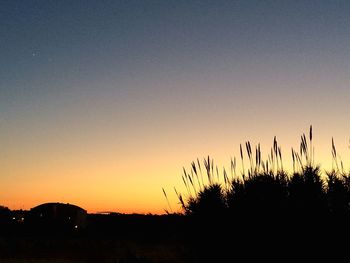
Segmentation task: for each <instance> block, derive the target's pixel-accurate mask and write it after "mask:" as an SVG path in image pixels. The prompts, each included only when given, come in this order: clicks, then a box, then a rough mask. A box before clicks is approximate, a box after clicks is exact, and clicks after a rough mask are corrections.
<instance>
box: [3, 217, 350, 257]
mask: <svg viewBox="0 0 350 263" xmlns="http://www.w3.org/2000/svg"><path fill="white" fill-rule="evenodd" d="M349 223H350V222H349V220H348V218H345V217H342V218H340V217H339V218H330V217H324V218H315V217H310V216H309V217H307V218H299V217H298V218H289V219H283V220H282V219H281V218H279V219H278V220H277V219H276V220H272V219H268V218H264V217H262V216H261V215H249V218H248V217H247V218H244V219H243V218H240V219H239V218H236V219H234V218H230V219H228V218H225V217H208V218H205V219H203V218H196V217H190V216H179V215H164V216H152V215H121V214H115V215H93V214H90V215H88V225H87V227H86V228H85V229H78V230H72V229H66V228H64V227H61V228H58V227H56V228H52V227H46V228H40V229H38V228H33V227H32V226H30V225H28V224H26V223H25V222H24V223H18V222H11V221H10V222H1V224H0V225H1V227H0V230H1V232H0V262H10V263H22V262H39V263H71V262H84V263H85V262H86V263H90V262H91V263H93V262H101V263H104V262H106V263H107V262H120V263H122V262H124V263H132V262H150V263H151V262H174V263H175V262H241V261H242V259H243V261H251V260H254V261H256V259H257V258H258V259H259V261H265V260H266V259H269V260H270V261H271V260H277V261H279V262H284V261H290V260H292V261H294V260H295V261H298V262H299V261H300V260H302V259H303V260H304V259H312V260H316V259H320V258H323V259H326V258H329V259H331V260H332V262H336V261H337V258H340V257H341V256H343V255H345V256H346V258H347V257H348V247H349V244H350V243H349ZM293 259H294V260H293ZM345 261H346V260H345Z"/></svg>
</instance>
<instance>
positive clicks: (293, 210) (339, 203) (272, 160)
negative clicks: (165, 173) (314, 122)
mask: <svg viewBox="0 0 350 263" xmlns="http://www.w3.org/2000/svg"><path fill="white" fill-rule="evenodd" d="M312 140H313V133H312V126H310V130H309V136H306V135H305V134H303V135H302V136H301V141H300V148H299V151H298V152H297V151H295V150H294V149H292V160H293V173H292V174H291V175H289V174H288V173H287V172H286V171H285V170H284V167H283V160H282V150H281V147H280V146H279V144H278V142H277V139H276V137H274V140H273V146H272V148H271V151H270V154H269V155H268V158H267V160H266V161H263V160H262V157H261V156H262V154H261V149H260V144H258V146H257V147H255V149H254V150H252V146H251V144H250V142H249V141H248V142H246V143H245V151H246V156H247V158H246V157H245V151H244V150H243V149H244V147H242V145H240V157H241V163H242V165H241V166H242V171H241V174H240V175H237V172H236V158H234V159H233V160H232V159H231V178H229V177H228V175H227V172H226V170H225V168H223V170H222V175H221V174H220V173H219V169H218V167H217V166H215V165H214V160H213V159H210V158H209V156H208V157H207V158H205V159H204V160H203V166H201V164H200V162H199V160H198V159H197V162H192V163H191V170H190V172H187V171H186V169H185V168H184V169H183V171H184V175H183V176H182V180H183V183H184V185H185V187H186V190H187V198H185V199H184V198H183V195H181V194H179V193H178V192H177V191H176V190H175V191H176V194H177V196H178V199H179V200H180V203H181V206H182V208H183V211H184V212H185V213H186V214H195V215H201V216H210V215H219V214H224V213H226V212H227V214H229V215H231V216H233V217H252V216H259V217H266V218H272V217H276V218H278V217H280V216H287V215H288V216H292V217H298V215H300V216H302V215H303V216H309V215H313V216H320V215H325V214H329V213H333V214H343V215H345V214H349V204H350V175H349V174H346V173H344V169H343V165H342V163H341V167H342V169H341V170H340V169H339V165H338V158H337V153H336V148H335V145H334V140H333V139H332V156H333V163H334V164H335V166H336V167H337V170H333V171H332V172H330V173H327V179H324V178H322V176H321V170H320V167H319V166H315V165H314V148H313V142H312ZM247 161H248V162H249V167H248V169H247V170H245V162H247ZM202 167H204V168H205V169H204V173H205V174H206V179H207V180H206V182H205V181H204V180H203V174H202ZM164 194H165V192H164ZM165 195H166V194H165Z"/></svg>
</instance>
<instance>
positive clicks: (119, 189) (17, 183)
mask: <svg viewBox="0 0 350 263" xmlns="http://www.w3.org/2000/svg"><path fill="white" fill-rule="evenodd" d="M314 130H315V129H314ZM318 133H319V134H320V132H319V131H318V130H317V129H316V131H315V134H314V147H315V155H316V156H315V164H317V165H318V164H320V165H321V169H327V170H329V169H331V167H332V161H331V160H332V158H331V150H330V149H331V147H330V143H329V142H328V143H327V144H326V143H324V144H321V143H320V140H325V134H320V136H318ZM217 135H219V134H217ZM238 137H239V136H238ZM251 137H254V138H253V139H254V140H251V142H252V145H254V143H258V142H259V141H258V140H257V136H251ZM218 138H219V136H218ZM225 138H227V137H226V136H223V137H222V139H221V140H219V139H218V140H217V141H215V140H211V141H207V143H206V144H205V143H204V138H202V139H203V140H202V141H201V138H199V141H198V144H196V145H194V144H192V145H191V147H188V148H187V149H188V151H187V149H186V146H185V145H184V144H183V143H181V142H178V143H173V145H176V146H177V147H176V148H172V147H170V148H168V147H166V146H165V145H163V146H162V145H159V146H158V147H156V146H155V147H153V148H152V149H150V148H148V149H140V151H138V153H139V154H138V155H133V156H131V155H128V156H124V158H123V160H122V161H120V160H117V159H116V158H114V156H118V154H117V153H116V154H113V153H110V154H109V155H107V154H106V153H105V154H103V153H102V152H100V153H95V152H91V153H90V154H88V153H87V152H85V155H84V153H80V154H77V155H70V156H69V155H65V156H61V157H60V156H55V155H51V156H50V154H49V153H48V152H47V153H42V154H38V155H36V156H34V155H32V156H30V158H28V157H27V158H28V159H23V160H19V159H18V158H14V157H16V156H19V155H18V154H16V155H14V156H12V158H14V159H11V156H8V162H7V165H6V166H2V167H1V173H2V174H11V177H5V180H4V179H2V186H4V188H3V189H5V190H3V191H1V193H0V199H1V200H3V203H2V205H6V206H9V207H10V208H11V209H30V208H31V207H34V206H36V205H38V204H40V203H45V202H63V203H73V204H76V205H79V206H81V207H83V208H84V209H86V210H87V211H88V212H90V213H96V212H106V211H110V212H120V213H152V214H163V213H164V211H165V210H164V209H167V210H170V209H169V207H168V205H167V202H166V200H165V197H164V196H163V193H162V187H164V189H165V190H166V191H167V194H168V197H169V200H170V203H171V209H172V210H173V211H174V212H175V211H179V210H180V207H179V204H178V200H177V199H176V195H175V193H174V191H173V187H176V188H177V189H178V191H179V192H182V193H184V194H185V196H186V191H185V188H184V187H183V183H182V179H181V175H182V166H184V167H185V168H186V169H190V163H191V161H194V160H196V158H197V156H198V157H199V158H200V160H202V159H203V158H204V157H206V156H207V153H209V154H210V157H212V158H214V160H215V163H216V164H217V165H218V167H219V170H220V171H222V167H223V166H224V167H225V168H226V169H227V170H229V167H230V165H229V164H230V163H229V162H230V157H231V156H232V157H233V156H236V157H237V165H238V166H237V171H238V172H239V171H241V168H240V160H239V158H238V157H239V144H236V145H237V146H236V147H228V146H227V144H226V143H227V142H226V140H225ZM270 138H273V136H270ZM279 138H281V140H279ZM263 139H265V140H264V141H261V142H260V143H261V147H262V155H263V158H264V159H265V157H266V156H267V153H268V152H269V148H270V147H271V145H272V139H270V140H268V139H267V138H263ZM277 139H278V142H279V144H280V145H281V147H282V155H283V160H284V167H285V168H286V169H287V170H288V169H289V170H290V169H291V157H290V156H291V154H290V147H294V148H295V149H298V137H296V138H295V139H293V141H291V136H290V135H288V136H285V137H282V136H277ZM330 139H331V138H330ZM330 139H329V141H330ZM246 140H248V138H247V137H246ZM244 142H245V141H242V143H244ZM336 143H337V139H336ZM346 143H347V141H346V140H339V141H338V144H337V149H338V153H339V154H340V155H342V159H343V160H344V163H345V167H346V168H348V164H347V163H346V160H349V153H348V152H349V149H347V146H346V147H344V145H345V144H346ZM285 145H286V146H285ZM338 145H343V146H338ZM234 148H235V149H234ZM190 149H191V150H190ZM231 150H232V151H231ZM135 152H137V151H135ZM199 153H201V154H199ZM44 157H45V158H44ZM102 157H103V158H102ZM16 162H19V163H21V165H20V166H17V165H16ZM48 175H49V176H48ZM14 178H16V179H15V180H14Z"/></svg>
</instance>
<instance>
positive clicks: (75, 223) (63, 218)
mask: <svg viewBox="0 0 350 263" xmlns="http://www.w3.org/2000/svg"><path fill="white" fill-rule="evenodd" d="M29 214H30V220H31V222H32V223H35V224H37V225H39V226H40V225H43V226H52V225H55V226H62V227H70V228H75V229H78V228H83V227H85V226H86V217H87V213H86V210H84V209H82V208H81V207H79V206H76V205H72V204H62V203H45V204H41V205H38V206H36V207H34V208H32V209H31V210H30V211H29Z"/></svg>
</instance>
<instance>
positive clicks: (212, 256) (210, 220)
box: [0, 127, 350, 263]
mask: <svg viewBox="0 0 350 263" xmlns="http://www.w3.org/2000/svg"><path fill="white" fill-rule="evenodd" d="M312 136H313V135H312V128H311V127H310V132H309V134H308V136H306V135H302V136H301V144H300V148H299V149H298V151H296V150H294V149H292V151H291V153H292V160H293V163H292V169H291V172H288V171H287V170H286V169H284V167H283V159H282V150H281V147H280V146H279V145H278V143H277V140H276V138H275V139H274V141H273V147H272V149H271V152H270V154H269V156H268V157H267V160H263V159H262V154H261V150H260V145H258V146H256V147H255V149H252V147H251V144H250V143H249V142H247V143H246V144H245V147H242V146H241V147H240V162H241V169H239V171H237V170H238V169H237V161H236V159H235V158H234V159H233V160H232V161H231V166H230V169H229V170H228V172H227V171H226V170H225V169H224V168H223V169H222V172H219V169H218V167H217V166H215V165H214V161H213V159H210V158H209V157H208V158H205V159H204V161H203V163H201V162H200V161H199V160H198V159H197V160H196V162H192V164H191V168H190V170H189V172H188V171H186V169H184V174H183V177H182V180H183V183H184V185H185V187H186V193H179V192H178V191H177V190H176V189H175V192H176V194H177V197H178V199H179V204H180V206H181V209H182V213H170V212H168V213H167V215H162V216H155V215H123V214H108V215H102V214H89V215H87V222H88V223H87V226H86V227H84V228H81V229H72V228H64V226H63V227H60V228H57V226H55V227H52V226H51V227H50V225H48V226H47V227H45V228H43V227H40V226H38V225H36V227H35V228H34V227H33V224H31V223H30V222H27V221H26V220H21V218H22V216H23V217H24V218H25V217H26V215H25V213H24V212H25V211H17V214H19V215H20V216H19V217H13V213H12V212H13V211H10V210H9V209H6V208H4V207H1V208H0V220H1V222H0V262H27V261H28V259H31V260H33V261H31V262H129V263H130V262H240V261H250V260H254V261H255V260H259V261H266V260H267V261H272V260H276V261H277V260H278V261H282V262H284V261H289V260H297V261H298V262H299V261H303V260H312V261H316V260H321V259H322V260H326V259H328V260H331V261H332V262H334V261H335V262H336V261H340V259H343V260H344V259H345V260H346V259H347V258H348V255H347V254H348V253H347V252H348V246H349V234H350V225H349V224H350V220H349V219H350V172H346V171H345V170H344V168H343V164H342V162H341V161H340V160H339V158H338V156H337V152H336V148H335V145H334V142H333V140H332V155H333V169H332V170H331V171H328V172H322V170H321V168H320V167H319V166H317V165H315V164H314V150H313V146H312ZM245 167H247V168H246V169H245ZM163 192H164V195H165V197H166V199H167V193H166V192H165V191H164V190H163ZM169 206H170V204H169ZM11 213H12V214H11ZM13 218H16V220H13ZM18 218H19V219H18ZM52 259H59V260H63V261H50V260H52ZM9 260H14V261H9ZM16 260H17V261H16ZM21 260H22V261H21ZM38 260H44V261H38ZM45 260H46V261H45Z"/></svg>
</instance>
